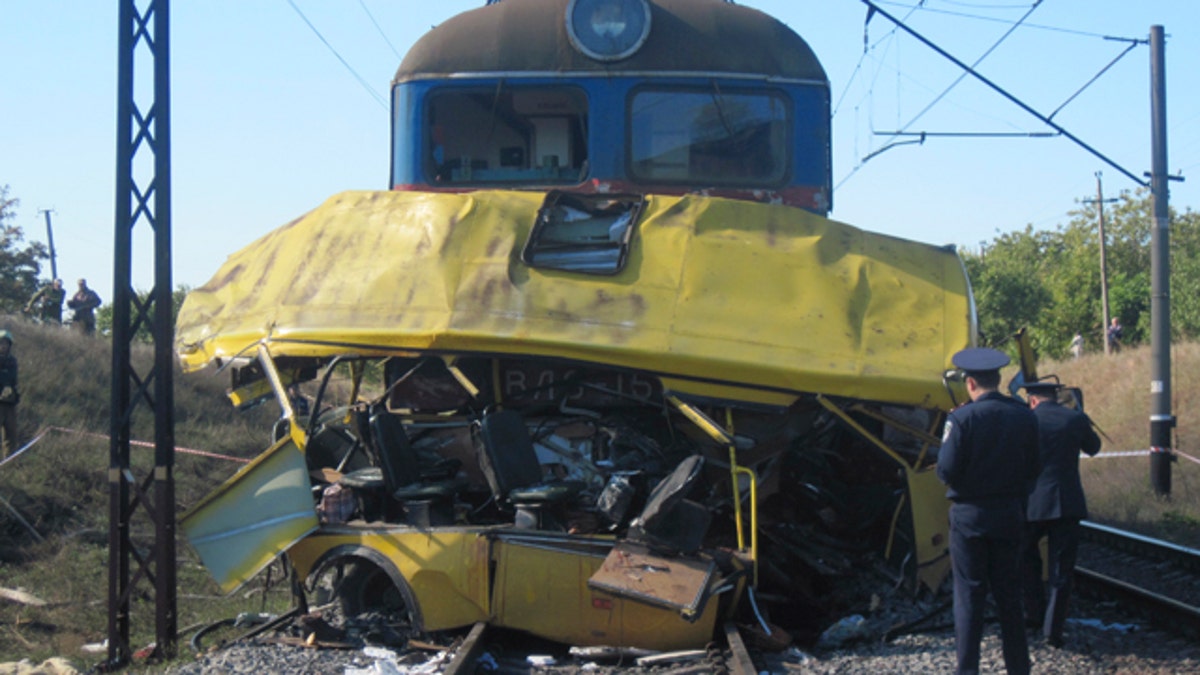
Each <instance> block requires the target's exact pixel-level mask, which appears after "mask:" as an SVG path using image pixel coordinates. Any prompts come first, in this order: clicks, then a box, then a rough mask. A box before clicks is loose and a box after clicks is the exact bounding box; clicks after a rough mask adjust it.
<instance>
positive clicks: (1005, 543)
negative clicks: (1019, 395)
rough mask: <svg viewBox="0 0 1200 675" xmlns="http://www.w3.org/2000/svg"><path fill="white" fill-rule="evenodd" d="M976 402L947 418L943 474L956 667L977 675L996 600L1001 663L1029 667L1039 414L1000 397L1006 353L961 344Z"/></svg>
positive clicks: (957, 358) (960, 359) (960, 358)
mask: <svg viewBox="0 0 1200 675" xmlns="http://www.w3.org/2000/svg"><path fill="white" fill-rule="evenodd" d="M952 361H953V363H954V365H955V367H957V368H958V369H959V370H961V371H963V373H964V375H965V379H966V385H967V393H968V394H969V395H970V397H971V401H970V402H969V403H967V404H966V405H963V406H962V407H960V408H958V409H956V410H954V411H953V412H951V413H950V415H949V416H948V417H947V418H946V426H945V431H944V433H943V436H942V447H941V450H940V451H939V453H938V464H937V473H938V478H940V479H941V480H942V482H943V483H945V484H946V486H947V488H948V489H947V491H946V496H947V497H948V498H949V499H950V501H951V502H952V503H951V506H950V563H951V567H952V569H953V571H954V637H955V644H956V646H957V650H958V672H959V673H978V672H979V646H980V641H981V640H982V638H983V613H984V603H985V601H986V600H987V596H988V592H989V591H990V592H991V595H992V599H993V600H994V601H995V603H996V610H997V613H998V615H999V619H1000V636H1001V639H1002V640H1003V643H1004V665H1005V666H1006V667H1007V669H1008V672H1009V673H1020V674H1022V675H1024V674H1026V673H1028V672H1029V667H1030V666H1029V646H1028V644H1027V642H1026V640H1025V627H1024V616H1023V614H1022V610H1021V563H1020V561H1021V538H1022V534H1023V532H1024V529H1025V500H1026V497H1027V495H1028V494H1029V488H1030V487H1031V486H1032V485H1033V481H1034V479H1035V478H1036V477H1037V475H1038V469H1039V464H1038V435H1037V418H1035V417H1034V415H1033V411H1031V410H1030V409H1029V408H1028V407H1027V406H1025V405H1024V404H1023V403H1022V402H1020V401H1018V400H1017V399H1014V398H1011V397H1009V396H1004V395H1002V394H1000V393H999V392H998V391H997V389H998V387H999V386H1000V369H1001V368H1003V367H1004V366H1006V365H1008V362H1009V358H1008V356H1006V355H1005V354H1004V353H1002V352H999V351H996V350H994V349H988V348H982V347H975V348H971V349H964V350H962V351H960V352H958V353H957V354H955V355H954V357H953V359H952Z"/></svg>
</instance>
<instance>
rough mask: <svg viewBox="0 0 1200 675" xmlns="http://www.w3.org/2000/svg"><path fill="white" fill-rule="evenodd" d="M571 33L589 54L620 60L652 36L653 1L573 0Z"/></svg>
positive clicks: (569, 16) (573, 40)
mask: <svg viewBox="0 0 1200 675" xmlns="http://www.w3.org/2000/svg"><path fill="white" fill-rule="evenodd" d="M567 35H568V36H569V37H570V38H571V44H573V45H575V48H576V49H578V50H579V51H581V52H583V53H584V54H586V55H588V56H589V57H591V58H593V59H596V60H598V61H619V60H621V59H623V58H626V57H629V56H632V55H633V53H634V52H636V51H637V50H638V49H640V48H641V46H642V44H643V43H645V42H646V38H648V37H650V5H649V4H648V3H647V2H646V0H571V2H570V4H568V5H567Z"/></svg>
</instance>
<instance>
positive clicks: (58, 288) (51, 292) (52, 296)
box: [25, 279, 67, 326]
mask: <svg viewBox="0 0 1200 675" xmlns="http://www.w3.org/2000/svg"><path fill="white" fill-rule="evenodd" d="M66 297H67V291H66V289H64V288H63V287H62V279H55V280H54V281H52V282H51V283H50V285H48V286H42V287H41V288H40V289H39V290H38V292H37V293H34V294H33V297H32V298H30V299H29V302H28V303H26V304H25V313H26V314H30V313H32V312H33V310H34V309H35V308H37V309H38V318H39V319H41V321H42V323H51V324H54V325H55V326H61V325H62V306H63V300H64V299H65V298H66Z"/></svg>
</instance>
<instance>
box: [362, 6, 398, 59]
mask: <svg viewBox="0 0 1200 675" xmlns="http://www.w3.org/2000/svg"><path fill="white" fill-rule="evenodd" d="M358 6H359V7H362V11H363V13H364V14H366V15H367V18H368V19H370V20H371V24H372V25H373V26H375V30H377V31H379V37H381V38H383V41H384V42H386V43H387V46H388V48H389V49H391V50H392V53H393V54H395V55H396V58H397V59H398V60H400V61H403V60H404V56H403V55H401V54H400V51H399V50H397V49H396V45H394V44H392V41H391V40H389V39H388V36H387V33H384V32H383V28H382V27H380V25H379V22H378V21H376V20H375V15H373V14H371V10H369V9H367V4H366V3H365V2H364V1H363V0H358Z"/></svg>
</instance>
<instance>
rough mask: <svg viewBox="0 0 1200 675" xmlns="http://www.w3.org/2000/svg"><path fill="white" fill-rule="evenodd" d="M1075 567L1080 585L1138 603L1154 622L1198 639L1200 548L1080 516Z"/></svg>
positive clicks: (1129, 604) (1128, 603) (1123, 602)
mask: <svg viewBox="0 0 1200 675" xmlns="http://www.w3.org/2000/svg"><path fill="white" fill-rule="evenodd" d="M1082 525H1083V528H1082V543H1081V544H1080V547H1079V560H1078V564H1077V565H1076V568H1075V578H1076V583H1077V584H1078V585H1079V586H1080V587H1081V588H1083V589H1087V590H1090V591H1092V592H1096V593H1099V594H1102V595H1106V596H1110V597H1113V598H1115V599H1117V600H1118V601H1120V602H1121V603H1122V604H1123V605H1127V606H1130V607H1132V608H1135V609H1138V610H1140V611H1142V612H1143V613H1145V614H1146V616H1147V617H1148V618H1149V619H1150V620H1151V621H1152V622H1154V623H1156V624H1158V625H1159V626H1161V627H1163V628H1166V629H1168V630H1171V631H1173V632H1177V633H1180V634H1183V635H1185V636H1187V637H1189V638H1192V639H1200V550H1196V549H1192V548H1187V547H1185V546H1179V545H1176V544H1172V543H1169V542H1165V541H1161V540H1158V539H1152V538H1150V537H1144V536H1141V535H1137V534H1134V533H1131V532H1125V531H1122V530H1118V529H1115V528H1111V527H1108V526H1105V525H1100V524H1097V523H1092V522H1088V521H1084V522H1083V524H1082Z"/></svg>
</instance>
